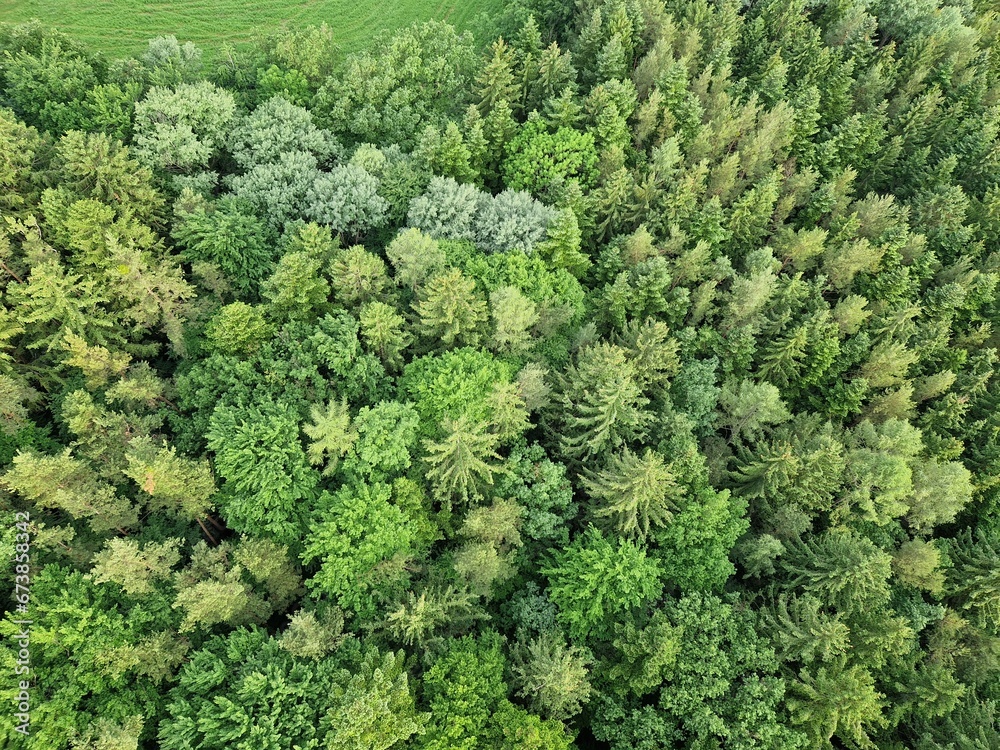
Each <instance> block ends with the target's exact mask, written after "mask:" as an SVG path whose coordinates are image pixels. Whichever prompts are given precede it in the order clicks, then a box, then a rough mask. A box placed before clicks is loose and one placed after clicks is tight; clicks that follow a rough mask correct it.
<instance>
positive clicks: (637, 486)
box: [583, 448, 684, 540]
mask: <svg viewBox="0 0 1000 750" xmlns="http://www.w3.org/2000/svg"><path fill="white" fill-rule="evenodd" d="M671 468H672V467H671V466H670V465H668V464H667V462H666V461H664V460H663V456H661V455H659V454H658V453H655V452H654V451H652V450H649V449H647V450H646V452H645V453H644V454H643V455H642V456H638V455H636V454H635V453H632V452H631V451H630V450H629V449H628V448H626V449H625V450H624V451H622V452H621V453H620V454H615V455H613V456H612V457H611V458H610V460H609V461H608V465H607V466H606V467H605V468H604V469H603V470H602V471H599V472H596V473H593V474H590V475H585V478H584V480H583V485H584V487H585V488H586V490H587V492H588V493H589V494H590V497H591V498H592V499H593V500H594V505H595V507H594V509H593V510H592V513H593V514H594V516H595V517H597V518H606V519H609V520H610V523H611V525H612V526H613V528H614V529H615V530H616V531H617V532H618V533H620V534H622V535H623V536H626V537H633V538H638V539H640V540H643V539H645V538H646V536H647V535H648V534H649V532H650V529H651V527H655V526H662V525H664V524H666V523H669V522H670V520H671V519H672V518H673V512H672V511H675V510H677V508H678V500H679V499H680V498H681V497H682V496H683V494H684V488H683V487H679V486H678V485H677V480H676V478H675V477H674V474H673V472H672V471H671Z"/></svg>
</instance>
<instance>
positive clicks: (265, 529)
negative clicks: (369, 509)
mask: <svg viewBox="0 0 1000 750" xmlns="http://www.w3.org/2000/svg"><path fill="white" fill-rule="evenodd" d="M205 437H206V439H207V444H208V448H209V450H211V451H212V452H213V453H214V454H215V469H216V471H217V472H218V473H219V475H220V476H221V477H222V478H223V479H225V483H224V484H223V486H222V489H221V492H220V493H219V495H218V500H217V502H218V503H219V508H220V510H221V511H222V514H223V516H224V517H225V519H226V521H227V522H228V524H229V525H230V527H232V528H234V529H236V530H238V531H242V532H244V533H248V534H253V535H259V536H265V535H266V536H270V537H273V538H274V539H275V540H278V541H282V542H286V543H291V542H294V541H296V540H297V539H298V537H299V535H300V534H301V532H302V529H303V524H304V523H305V519H306V516H307V514H308V509H309V506H310V503H311V501H312V500H314V499H315V495H316V484H317V479H318V475H317V474H316V472H315V471H313V470H312V469H311V468H310V467H309V463H308V460H307V458H306V454H305V451H303V450H302V446H301V444H300V443H299V427H298V422H297V421H296V420H295V419H294V418H293V417H291V416H290V415H289V414H288V412H287V411H284V410H281V409H280V408H279V407H277V406H268V407H266V408H263V409H262V408H257V407H250V408H245V409H237V408H234V407H227V406H220V407H218V408H217V409H216V410H215V412H214V413H213V414H212V419H211V421H210V423H209V427H208V432H207V433H206V435H205Z"/></svg>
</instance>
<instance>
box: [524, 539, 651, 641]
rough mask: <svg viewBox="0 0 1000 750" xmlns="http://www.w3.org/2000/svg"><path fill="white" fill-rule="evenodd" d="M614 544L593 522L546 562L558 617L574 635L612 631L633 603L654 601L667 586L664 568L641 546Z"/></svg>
mask: <svg viewBox="0 0 1000 750" xmlns="http://www.w3.org/2000/svg"><path fill="white" fill-rule="evenodd" d="M617 541H618V543H617V545H614V544H612V543H611V542H610V541H608V540H607V539H606V538H605V537H604V536H602V535H601V532H600V531H598V530H597V528H596V527H594V526H589V527H588V528H587V530H586V531H585V532H584V533H583V534H581V535H580V536H578V537H577V538H576V539H575V540H574V541H573V543H572V544H571V545H570V546H569V547H567V548H566V549H565V550H563V551H561V552H556V553H555V554H554V555H553V557H552V560H551V562H549V563H548V564H547V565H546V567H544V568H542V571H541V572H542V573H543V574H544V575H545V576H546V577H547V578H548V580H549V596H550V598H551V599H552V601H553V602H555V604H556V606H558V607H559V615H558V617H559V620H560V622H562V623H564V624H565V625H566V627H567V628H568V629H569V633H570V635H571V636H573V637H574V638H583V637H585V636H587V635H589V634H591V633H595V634H598V635H599V634H601V633H603V632H607V631H608V630H609V629H610V627H611V624H612V623H614V622H615V621H616V620H618V619H619V618H621V617H623V616H624V615H625V614H627V613H628V612H629V611H630V610H631V609H633V608H637V607H641V606H644V605H647V604H650V603H652V602H653V601H654V600H655V599H656V598H657V597H658V596H659V595H660V592H661V590H662V587H663V583H662V581H661V577H660V576H661V571H660V568H659V566H658V565H657V564H656V562H655V561H653V560H651V559H649V558H648V557H647V556H646V551H645V550H644V549H643V548H642V547H638V546H636V545H635V544H634V543H632V542H628V541H626V540H624V539H618V540H617Z"/></svg>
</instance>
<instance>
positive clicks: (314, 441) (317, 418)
mask: <svg viewBox="0 0 1000 750" xmlns="http://www.w3.org/2000/svg"><path fill="white" fill-rule="evenodd" d="M309 417H310V419H311V421H310V423H309V424H306V425H304V426H303V427H302V431H303V432H305V433H306V436H307V437H309V439H310V440H311V442H310V443H309V448H308V451H307V454H308V456H309V463H311V464H312V465H313V466H321V465H323V464H324V463H325V464H326V467H325V468H324V469H323V474H324V475H325V476H326V475H330V474H333V473H334V472H335V471H336V470H337V465H338V463H339V462H340V459H341V458H343V457H344V456H345V455H347V453H348V452H349V451H350V450H351V449H352V447H353V446H354V442H355V441H356V440H357V437H358V435H357V431H356V430H355V429H353V428H352V427H351V415H350V412H349V410H348V407H347V399H342V400H340V401H337V400H336V399H331V400H330V403H329V404H327V406H326V408H325V409H324V408H323V407H322V406H320V405H319V404H313V405H312V407H311V408H310V411H309Z"/></svg>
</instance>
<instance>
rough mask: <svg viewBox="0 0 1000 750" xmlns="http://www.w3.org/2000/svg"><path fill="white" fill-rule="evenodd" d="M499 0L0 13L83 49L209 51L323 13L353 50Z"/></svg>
mask: <svg viewBox="0 0 1000 750" xmlns="http://www.w3.org/2000/svg"><path fill="white" fill-rule="evenodd" d="M501 4H502V0H0V21H9V22H14V23H17V22H22V21H27V20H30V19H32V18H38V19H40V20H41V21H42V22H43V23H44V24H46V25H48V26H50V27H53V28H56V29H59V30H60V31H64V32H66V33H67V34H69V35H70V36H72V37H74V38H76V39H78V40H80V41H81V42H84V43H85V44H87V45H88V46H90V47H91V49H96V50H101V51H102V52H104V53H105V54H107V55H109V56H112V57H115V56H125V55H133V54H136V53H137V52H141V51H142V50H143V49H145V47H146V42H147V40H149V39H150V38H152V37H155V36H160V35H163V34H173V35H174V36H176V37H177V38H178V39H179V40H180V41H182V42H186V41H191V42H194V43H195V44H197V45H198V46H199V47H201V48H202V49H203V50H204V52H205V55H206V57H213V56H214V55H215V54H216V53H217V52H218V51H219V50H220V49H221V48H222V45H223V44H225V43H227V42H229V43H239V42H245V41H247V40H248V39H250V37H252V36H254V35H255V34H259V33H269V32H272V31H275V30H277V29H279V28H281V27H282V26H289V27H301V26H306V25H308V24H320V23H323V22H324V21H325V22H326V23H327V24H329V25H330V27H331V28H332V29H333V30H334V33H335V34H336V37H337V41H338V43H339V44H340V45H341V49H342V50H343V51H344V52H345V53H347V52H353V51H355V50H358V49H361V48H363V47H365V46H366V44H367V43H368V42H369V40H370V39H371V38H372V36H373V35H374V34H376V33H377V32H379V31H382V30H384V29H398V28H401V27H403V26H407V25H409V24H410V23H412V22H413V21H420V20H429V19H432V18H434V19H440V20H445V21H448V22H449V23H452V24H454V25H455V26H456V27H458V28H459V29H466V28H470V27H471V26H472V25H473V24H474V23H475V20H476V17H477V16H478V15H479V14H480V13H483V12H490V11H494V10H496V9H497V8H499V7H500V6H501Z"/></svg>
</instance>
